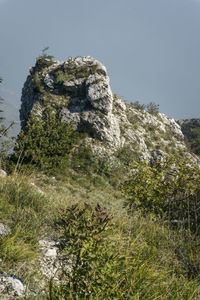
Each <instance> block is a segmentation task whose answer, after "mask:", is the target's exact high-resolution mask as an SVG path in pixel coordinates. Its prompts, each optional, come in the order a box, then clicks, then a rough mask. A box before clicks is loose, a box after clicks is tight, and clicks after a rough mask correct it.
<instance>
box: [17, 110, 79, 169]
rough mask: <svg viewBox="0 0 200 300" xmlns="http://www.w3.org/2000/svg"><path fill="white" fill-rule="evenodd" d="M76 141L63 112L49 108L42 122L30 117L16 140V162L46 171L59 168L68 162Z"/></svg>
mask: <svg viewBox="0 0 200 300" xmlns="http://www.w3.org/2000/svg"><path fill="white" fill-rule="evenodd" d="M76 137H77V134H76V133H75V132H74V130H73V127H72V125H71V124H69V123H67V122H63V121H62V115H61V112H60V111H56V112H55V111H54V110H53V109H52V108H51V107H46V108H45V109H44V111H43V112H42V117H41V118H40V119H39V118H37V117H36V116H34V115H31V116H30V117H29V120H28V122H27V124H26V128H25V129H24V130H22V131H21V132H20V134H19V136H18V138H17V142H16V146H15V149H14V150H15V154H14V155H13V159H14V160H15V161H16V162H17V163H18V164H26V165H27V164H29V166H30V165H35V166H36V167H39V168H40V169H43V170H45V169H49V168H53V167H58V166H60V165H61V164H62V163H64V162H65V161H66V160H67V159H68V156H69V153H70V150H71V149H72V147H73V144H74V142H75V140H76Z"/></svg>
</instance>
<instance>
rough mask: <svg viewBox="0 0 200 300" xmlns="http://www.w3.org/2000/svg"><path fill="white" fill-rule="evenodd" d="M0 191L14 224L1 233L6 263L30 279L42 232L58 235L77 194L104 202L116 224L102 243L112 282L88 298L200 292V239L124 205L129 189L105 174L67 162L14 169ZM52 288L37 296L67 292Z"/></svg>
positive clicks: (4, 218)
mask: <svg viewBox="0 0 200 300" xmlns="http://www.w3.org/2000/svg"><path fill="white" fill-rule="evenodd" d="M31 182H34V184H35V186H36V187H35V186H33V185H31V184H30V183H31ZM102 187H103V188H102ZM38 188H39V189H40V190H42V191H43V192H44V193H45V194H44V195H42V194H41V193H39V192H38ZM0 197H1V202H0V219H1V222H3V223H4V224H6V225H8V226H9V227H10V228H11V232H12V233H11V234H9V235H7V236H3V237H1V238H0V253H1V259H2V262H1V270H3V271H6V272H8V273H10V272H12V273H14V274H16V275H18V276H19V277H22V278H24V279H25V280H26V281H27V282H28V283H29V284H30V285H32V286H33V287H37V284H36V282H37V280H39V278H40V276H41V274H40V273H39V272H38V270H39V266H38V265H37V263H38V262H37V261H38V260H37V257H38V255H39V249H38V240H39V239H40V238H42V237H43V236H54V237H57V236H58V235H57V234H58V233H57V231H56V230H55V228H54V226H53V222H54V219H55V217H57V216H58V215H57V214H58V211H59V209H61V208H66V207H69V206H71V205H72V204H74V203H75V202H77V201H78V202H81V203H83V202H87V203H90V204H91V205H92V206H95V205H96V204H97V203H100V204H101V205H103V206H105V207H106V209H107V212H108V213H109V215H111V216H112V221H111V223H112V227H111V228H112V229H111V230H109V231H108V232H106V233H105V236H106V245H107V246H106V247H105V248H103V249H110V250H109V251H111V253H112V255H113V259H112V263H111V265H110V266H109V265H105V268H104V269H102V270H104V272H105V276H108V275H109V283H110V285H109V286H107V290H106V291H105V290H104V289H103V288H102V289H101V290H98V289H97V291H96V295H94V296H93V297H92V298H91V299H152V300H153V299H198V297H199V296H200V288H199V281H200V278H199V270H200V254H199V251H198V249H199V246H198V245H199V242H200V239H199V238H198V237H196V238H194V237H193V236H192V235H191V234H190V233H189V232H187V231H186V230H183V229H176V228H171V227H170V226H169V224H168V223H166V222H165V221H163V220H159V219H156V218H155V216H154V215H151V214H147V215H146V216H144V215H142V214H141V213H140V211H138V210H135V211H133V212H132V214H131V215H130V214H128V213H127V211H126V209H125V208H124V207H123V203H124V197H125V196H124V195H122V193H121V192H120V190H119V189H116V188H115V187H113V186H112V185H111V184H110V183H109V180H108V179H106V177H104V176H100V175H96V174H95V173H93V174H92V175H91V174H90V175H87V174H84V172H82V173H81V172H77V171H74V170H73V169H70V168H69V169H68V171H67V172H65V173H64V174H61V173H60V174H59V173H58V174H57V175H55V176H47V175H44V174H42V173H39V172H35V173H32V174H31V175H30V174H29V175H27V176H26V175H22V174H21V175H20V174H18V175H11V176H10V177H8V178H3V179H1V181H0ZM109 245H110V246H109ZM102 251H103V250H102ZM109 268H110V270H109ZM106 274H108V275H106ZM106 284H107V283H106ZM106 284H105V285H106ZM47 290H48V283H47ZM52 295H53V294H51V297H52V298H50V296H49V292H48V291H47V294H46V296H44V295H43V296H42V295H41V296H39V295H38V297H39V298H38V299H64V298H62V297H61V296H59V297H60V298H56V297H57V296H55V295H54V296H52ZM113 295H115V296H113ZM73 297H75V296H73ZM72 299H75V298H72Z"/></svg>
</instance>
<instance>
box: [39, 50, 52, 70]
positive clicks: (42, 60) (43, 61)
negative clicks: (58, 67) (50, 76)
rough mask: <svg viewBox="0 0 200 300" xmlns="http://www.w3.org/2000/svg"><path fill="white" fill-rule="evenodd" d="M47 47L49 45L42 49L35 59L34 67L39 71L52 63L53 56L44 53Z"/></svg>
mask: <svg viewBox="0 0 200 300" xmlns="http://www.w3.org/2000/svg"><path fill="white" fill-rule="evenodd" d="M48 49H49V47H46V48H44V49H43V50H42V55H40V56H38V57H37V59H36V68H38V69H39V70H40V71H41V70H43V69H44V68H48V67H50V66H51V65H53V64H54V57H53V56H52V55H48V54H47V53H46V52H47V50H48Z"/></svg>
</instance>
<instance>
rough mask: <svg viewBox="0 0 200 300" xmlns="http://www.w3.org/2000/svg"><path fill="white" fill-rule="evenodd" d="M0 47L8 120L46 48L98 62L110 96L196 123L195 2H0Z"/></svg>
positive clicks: (199, 40)
mask: <svg viewBox="0 0 200 300" xmlns="http://www.w3.org/2000/svg"><path fill="white" fill-rule="evenodd" d="M0 43H1V50H0V76H2V77H3V79H4V83H3V85H2V86H1V88H0V95H3V96H4V98H6V100H7V108H8V111H7V115H9V114H10V118H17V115H18V109H19V106H20V95H21V89H22V86H23V83H24V81H25V79H26V76H27V75H28V69H29V67H30V66H32V65H33V64H34V62H35V58H36V57H37V56H38V55H39V54H41V50H42V49H43V48H44V47H46V46H49V47H50V49H49V54H52V55H54V56H55V58H56V59H58V60H66V59H67V58H68V57H69V56H77V55H81V56H85V55H91V56H93V57H95V58H96V59H98V60H100V61H101V62H102V63H103V64H104V65H105V66H106V67H107V70H108V74H109V76H110V82H111V88H112V91H113V92H115V93H117V94H119V95H120V96H122V98H123V99H125V100H127V101H136V100H138V101H140V102H142V103H148V102H150V101H155V102H156V103H158V104H159V105H160V111H161V112H164V113H166V114H168V115H170V116H171V117H174V118H191V117H200V0H101V1H99V0H98V1H97V0H73V1H72V0H71V1H69V0H56V1H55V0H0Z"/></svg>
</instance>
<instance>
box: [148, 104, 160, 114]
mask: <svg viewBox="0 0 200 300" xmlns="http://www.w3.org/2000/svg"><path fill="white" fill-rule="evenodd" d="M146 110H147V111H148V112H149V113H150V114H152V115H157V114H158V112H159V104H156V103H155V102H150V103H148V104H147V105H146Z"/></svg>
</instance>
